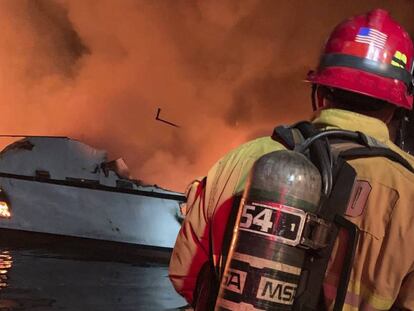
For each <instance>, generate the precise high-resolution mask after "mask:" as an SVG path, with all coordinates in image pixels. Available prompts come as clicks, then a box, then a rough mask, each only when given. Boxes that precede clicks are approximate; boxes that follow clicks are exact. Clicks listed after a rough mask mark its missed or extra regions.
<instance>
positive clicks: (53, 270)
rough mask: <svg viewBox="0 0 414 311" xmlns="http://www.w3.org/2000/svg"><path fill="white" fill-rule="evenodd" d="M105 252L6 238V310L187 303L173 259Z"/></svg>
mask: <svg viewBox="0 0 414 311" xmlns="http://www.w3.org/2000/svg"><path fill="white" fill-rule="evenodd" d="M0 240H1V239H0ZM89 252H90V253H91V255H88V253H89ZM92 254H93V255H92ZM105 257H106V256H105V253H104V252H98V251H96V249H95V250H93V249H91V248H89V249H86V248H85V249H84V251H80V250H74V251H68V248H67V247H65V251H64V252H62V251H61V250H60V249H59V250H57V249H53V250H52V249H45V248H36V247H30V248H27V247H24V248H22V247H15V246H13V245H10V244H7V246H6V245H5V244H3V243H1V241H0V296H1V297H0V310H2V311H21V310H41V311H54V310H56V311H57V310H59V311H63V310H91V311H93V310H99V311H114V310H116V311H118V310H119V311H136V310H157V311H159V310H177V308H179V307H181V306H183V305H185V302H184V300H183V299H182V298H181V297H179V296H178V295H177V294H176V293H175V291H174V289H173V288H172V285H171V283H170V281H169V279H168V266H167V264H165V263H156V262H155V260H152V262H151V261H148V260H147V259H145V260H143V259H142V258H141V259H140V258H138V257H135V256H134V257H135V260H134V259H133V258H129V259H128V262H126V260H125V258H120V257H118V258H119V261H114V260H113V259H114V256H113V254H112V255H111V256H110V258H109V259H108V258H105Z"/></svg>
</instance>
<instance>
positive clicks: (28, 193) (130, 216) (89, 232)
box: [0, 177, 180, 248]
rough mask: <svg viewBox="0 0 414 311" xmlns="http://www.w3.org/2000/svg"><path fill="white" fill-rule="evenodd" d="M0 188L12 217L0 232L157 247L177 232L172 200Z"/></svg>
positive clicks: (15, 184) (2, 182)
mask: <svg viewBox="0 0 414 311" xmlns="http://www.w3.org/2000/svg"><path fill="white" fill-rule="evenodd" d="M0 188H1V189H3V190H4V192H5V194H6V195H7V197H8V200H9V203H10V208H11V213H12V216H11V218H10V219H0V228H6V229H15V230H25V231H31V232H39V233H50V234H57V235H65V236H73V237H82V238H91V239H97V240H106V241H114V242H123V243H131V244H137V245H146V246H154V247H163V248H172V247H173V246H174V243H175V239H176V236H177V233H178V231H179V229H180V223H179V221H178V217H177V215H178V211H179V202H178V201H176V200H173V199H166V198H158V197H154V196H146V195H140V194H133V193H125V192H118V191H117V190H116V188H114V190H113V191H107V190H102V189H91V188H83V187H77V186H69V185H61V184H54V183H51V182H41V181H32V180H24V179H16V178H9V177H0ZM151 194H154V192H151V193H150V195H151Z"/></svg>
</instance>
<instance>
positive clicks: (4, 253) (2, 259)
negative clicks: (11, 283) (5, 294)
mask: <svg viewBox="0 0 414 311" xmlns="http://www.w3.org/2000/svg"><path fill="white" fill-rule="evenodd" d="M12 265H13V258H12V256H11V254H10V252H9V251H8V250H0V290H2V289H3V288H5V287H7V286H8V282H7V273H8V271H9V270H10V269H11V267H12Z"/></svg>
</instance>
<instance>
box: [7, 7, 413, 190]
mask: <svg viewBox="0 0 414 311" xmlns="http://www.w3.org/2000/svg"><path fill="white" fill-rule="evenodd" d="M374 7H382V8H385V9H388V10H390V11H391V13H392V15H393V16H394V18H395V19H397V20H398V21H399V22H401V23H402V24H403V25H404V27H405V28H406V29H407V30H408V31H409V32H410V33H411V34H413V33H414V1H412V0H399V1H373V0H371V1H359V2H355V1H346V2H345V1H328V0H326V1H314V0H312V1H311V0H306V1H273V0H270V1H262V0H260V1H254V0H246V1H239V0H233V1H129V0H123V1H115V0H107V1H106V0H99V1H97V0H85V1H83V0H73V1H61V0H56V1H52V0H48V1H43V0H20V1H14V0H3V1H0V38H1V39H0V40H1V41H0V42H1V44H0V100H1V106H0V113H1V116H2V118H1V119H2V122H1V124H0V132H1V134H31V135H61V136H70V137H73V138H76V139H79V140H81V141H84V142H86V143H88V144H91V145H93V146H95V147H97V148H101V149H107V150H109V152H110V154H111V156H112V157H113V158H114V157H120V156H122V157H124V158H125V160H126V162H127V163H128V164H129V166H130V169H131V171H132V173H133V175H134V176H135V177H136V178H139V179H142V180H145V181H147V182H149V183H156V184H158V185H161V186H164V187H168V188H172V189H176V190H183V187H184V186H185V184H186V183H187V182H189V181H190V180H191V179H192V178H193V177H194V176H197V175H202V174H205V173H206V171H207V169H208V168H209V166H210V165H212V164H213V163H214V162H215V160H217V159H218V158H219V157H220V156H222V155H223V154H224V153H225V152H226V151H228V150H229V149H231V148H233V147H235V146H237V145H238V144H240V143H242V142H244V141H246V140H247V139H250V138H252V137H256V136H259V135H267V134H270V133H271V131H272V128H273V126H274V125H275V124H277V123H288V122H291V121H292V120H294V119H298V118H306V117H307V116H309V115H310V112H311V109H310V103H309V99H308V93H309V90H308V87H309V86H307V85H306V84H304V83H303V82H302V79H303V77H304V76H305V74H306V72H307V71H308V70H309V69H311V68H312V67H313V66H314V65H315V64H316V62H317V58H318V53H319V51H320V49H321V46H322V44H323V42H324V40H325V38H326V37H327V35H328V34H329V32H330V30H331V29H332V27H333V26H334V25H335V24H337V23H338V22H339V21H341V20H343V19H344V18H346V17H348V16H349V15H353V14H357V13H362V12H365V11H367V10H369V9H371V8H374ZM158 107H160V108H162V111H161V117H162V118H164V119H167V120H169V121H171V122H174V123H178V124H179V125H180V126H181V127H180V128H175V127H172V126H169V125H167V124H164V123H162V122H159V121H156V120H155V114H156V111H157V108H158ZM3 143H4V142H3Z"/></svg>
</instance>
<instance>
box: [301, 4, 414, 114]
mask: <svg viewBox="0 0 414 311" xmlns="http://www.w3.org/2000/svg"><path fill="white" fill-rule="evenodd" d="M413 54H414V47H413V42H412V41H411V39H410V36H409V35H408V34H407V32H406V31H405V30H404V29H403V28H402V27H401V26H400V25H399V24H398V23H397V22H395V21H394V20H393V19H392V18H391V17H390V15H389V13H388V12H387V11H385V10H381V9H375V10H372V11H371V12H368V13H367V14H365V15H359V16H355V17H352V18H350V19H348V20H346V21H344V22H342V23H341V24H339V25H338V26H337V27H336V28H335V29H334V31H333V32H332V34H331V35H330V37H329V38H328V41H327V42H326V45H325V48H324V52H323V54H322V57H321V59H320V63H319V67H318V69H317V71H316V72H310V73H309V74H308V80H309V81H310V82H312V83H314V84H317V85H325V86H328V87H334V88H339V89H343V90H347V91H351V92H356V93H359V94H363V95H367V96H371V97H374V98H378V99H381V100H384V101H387V102H389V103H392V104H394V105H396V106H399V107H403V108H407V109H412V106H413V67H414V63H413Z"/></svg>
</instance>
